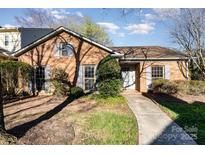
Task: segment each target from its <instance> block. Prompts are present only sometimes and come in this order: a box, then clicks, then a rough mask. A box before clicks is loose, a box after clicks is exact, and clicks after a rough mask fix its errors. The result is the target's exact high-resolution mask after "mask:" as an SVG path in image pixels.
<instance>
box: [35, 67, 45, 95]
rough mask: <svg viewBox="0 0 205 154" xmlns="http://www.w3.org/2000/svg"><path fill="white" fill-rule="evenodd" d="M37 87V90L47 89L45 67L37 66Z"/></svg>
mask: <svg viewBox="0 0 205 154" xmlns="http://www.w3.org/2000/svg"><path fill="white" fill-rule="evenodd" d="M36 88H37V90H39V91H40V90H45V68H44V67H42V66H41V67H37V68H36Z"/></svg>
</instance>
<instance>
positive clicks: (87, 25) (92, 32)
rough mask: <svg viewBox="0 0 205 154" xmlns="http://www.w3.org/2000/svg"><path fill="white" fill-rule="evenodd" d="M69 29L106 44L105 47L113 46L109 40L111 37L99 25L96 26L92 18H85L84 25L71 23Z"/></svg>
mask: <svg viewBox="0 0 205 154" xmlns="http://www.w3.org/2000/svg"><path fill="white" fill-rule="evenodd" d="M68 27H69V28H70V29H71V30H73V31H75V32H78V33H80V34H82V35H83V36H85V37H87V38H89V39H92V40H94V41H96V42H98V43H101V44H104V45H111V44H112V41H111V40H110V39H109V35H108V34H107V33H106V31H105V30H104V29H103V28H102V27H100V26H99V25H98V24H96V23H95V22H94V21H92V19H91V18H90V17H85V18H84V21H83V23H81V24H76V23H74V22H73V23H70V24H69V25H68Z"/></svg>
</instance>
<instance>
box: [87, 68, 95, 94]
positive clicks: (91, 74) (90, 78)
mask: <svg viewBox="0 0 205 154" xmlns="http://www.w3.org/2000/svg"><path fill="white" fill-rule="evenodd" d="M94 84H95V65H85V67H84V86H85V90H92V89H93V88H94Z"/></svg>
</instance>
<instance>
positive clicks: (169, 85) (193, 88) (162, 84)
mask: <svg viewBox="0 0 205 154" xmlns="http://www.w3.org/2000/svg"><path fill="white" fill-rule="evenodd" d="M152 88H153V92H155V93H166V94H176V93H177V94H190V95H199V94H205V81H200V80H190V81H184V80H177V81H168V80H156V81H153V84H152Z"/></svg>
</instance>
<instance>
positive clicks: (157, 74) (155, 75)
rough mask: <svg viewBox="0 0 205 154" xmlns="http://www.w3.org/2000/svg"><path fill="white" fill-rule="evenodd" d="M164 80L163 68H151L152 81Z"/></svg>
mask: <svg viewBox="0 0 205 154" xmlns="http://www.w3.org/2000/svg"><path fill="white" fill-rule="evenodd" d="M163 78H164V66H152V80H156V79H163Z"/></svg>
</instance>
